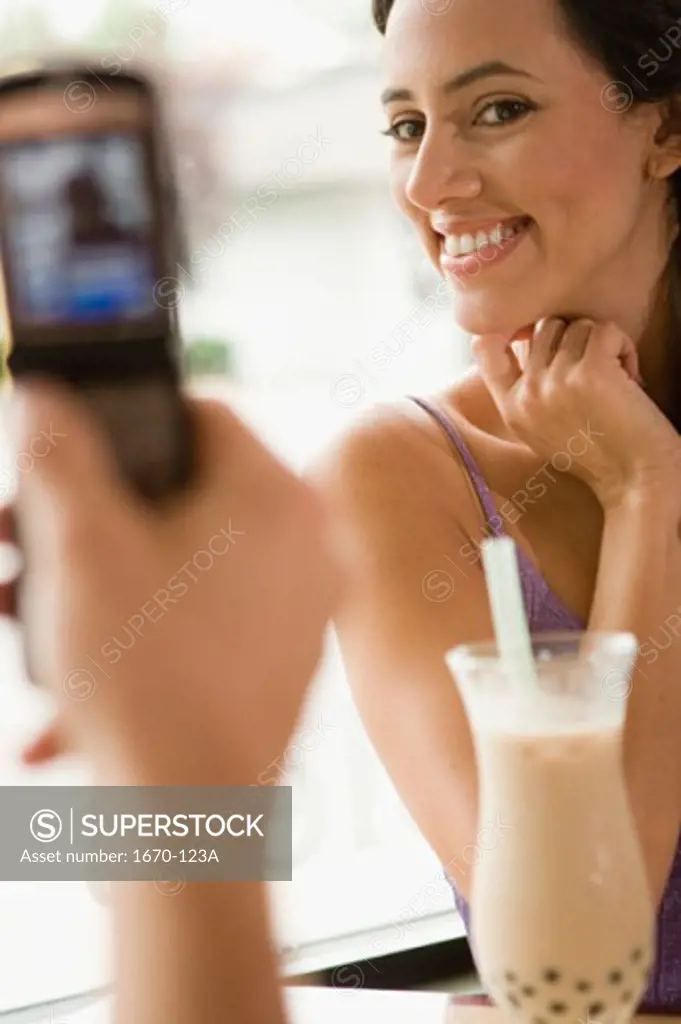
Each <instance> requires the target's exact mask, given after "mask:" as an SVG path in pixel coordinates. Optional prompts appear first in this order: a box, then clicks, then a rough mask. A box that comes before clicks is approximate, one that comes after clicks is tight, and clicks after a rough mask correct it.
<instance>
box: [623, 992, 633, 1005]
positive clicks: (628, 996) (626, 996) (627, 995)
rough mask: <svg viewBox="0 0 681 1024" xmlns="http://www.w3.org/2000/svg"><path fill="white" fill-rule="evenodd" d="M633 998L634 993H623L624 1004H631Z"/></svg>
mask: <svg viewBox="0 0 681 1024" xmlns="http://www.w3.org/2000/svg"><path fill="white" fill-rule="evenodd" d="M633 998H634V995H633V993H632V992H628V991H627V992H623V993H622V1002H623V1003H630V1002H631V1000H632V999H633Z"/></svg>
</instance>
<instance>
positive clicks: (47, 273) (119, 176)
mask: <svg viewBox="0 0 681 1024" xmlns="http://www.w3.org/2000/svg"><path fill="white" fill-rule="evenodd" d="M0 194H1V197H2V208H3V217H4V220H5V223H4V225H3V228H4V234H5V240H6V245H7V247H8V250H9V251H8V256H9V261H8V263H9V266H8V268H7V269H8V278H9V279H8V281H7V284H8V286H9V290H10V292H11V294H12V305H13V314H14V318H15V320H16V322H17V324H18V325H21V326H24V327H32V328H40V327H50V326H52V327H61V326H67V325H69V324H74V325H77V324H80V325H83V326H86V325H93V326H94V325H104V324H107V323H112V322H120V321H135V320H141V319H144V318H148V317H151V316H153V315H154V313H155V312H158V307H157V306H156V304H155V302H154V285H155V283H156V281H157V280H158V276H159V274H158V268H157V266H156V259H155V255H154V252H155V250H154V222H153V205H152V200H151V196H150V194H149V183H148V176H147V174H146V164H145V149H144V144H143V142H142V140H141V139H140V137H139V136H137V135H135V134H134V133H131V132H125V131H114V132H106V133H102V134H79V135H72V136H64V135H60V136H58V137H56V138H52V139H50V138H49V137H48V138H44V137H43V138H41V139H31V140H28V141H20V142H16V143H14V142H13V143H4V144H2V145H0Z"/></svg>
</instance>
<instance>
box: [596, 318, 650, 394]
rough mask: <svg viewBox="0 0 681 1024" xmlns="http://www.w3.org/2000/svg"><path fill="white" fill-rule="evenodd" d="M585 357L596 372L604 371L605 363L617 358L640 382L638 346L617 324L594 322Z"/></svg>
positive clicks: (631, 375)
mask: <svg viewBox="0 0 681 1024" xmlns="http://www.w3.org/2000/svg"><path fill="white" fill-rule="evenodd" d="M583 359H584V362H585V364H586V365H587V366H591V367H593V372H594V373H595V374H596V373H598V372H599V370H600V371H602V369H603V364H604V363H608V362H612V360H617V362H619V363H620V365H621V366H622V368H623V369H624V370H625V371H626V373H627V374H628V375H629V377H631V379H632V380H635V381H637V382H640V373H639V362H638V352H637V350H636V346H635V345H634V343H633V341H632V340H631V338H629V337H628V335H626V334H625V333H624V331H622V330H620V328H619V327H618V326H617V324H614V323H611V322H609V323H596V324H594V326H593V330H592V331H591V336H590V338H589V344H588V345H587V346H586V349H585V350H584V356H583Z"/></svg>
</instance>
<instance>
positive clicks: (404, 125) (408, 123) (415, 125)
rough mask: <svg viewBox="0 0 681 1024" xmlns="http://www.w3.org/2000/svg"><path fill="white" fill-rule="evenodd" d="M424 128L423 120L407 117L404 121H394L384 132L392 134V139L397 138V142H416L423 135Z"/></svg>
mask: <svg viewBox="0 0 681 1024" xmlns="http://www.w3.org/2000/svg"><path fill="white" fill-rule="evenodd" d="M423 129H424V124H423V121H414V120H413V119H411V120H408V119H406V118H405V119H404V120H403V121H395V122H393V124H391V125H390V127H389V128H387V129H386V130H385V131H384V132H383V134H384V135H388V136H390V138H391V139H395V140H396V141H397V142H414V141H415V140H417V139H420V138H421V137H422V135H423Z"/></svg>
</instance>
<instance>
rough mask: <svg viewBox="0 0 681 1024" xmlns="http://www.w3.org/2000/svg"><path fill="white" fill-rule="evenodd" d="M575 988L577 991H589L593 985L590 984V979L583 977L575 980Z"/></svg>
mask: <svg viewBox="0 0 681 1024" xmlns="http://www.w3.org/2000/svg"><path fill="white" fill-rule="evenodd" d="M575 988H576V989H577V991H578V992H590V991H591V989H592V988H593V985H592V984H591V982H590V981H585V980H584V979H580V981H577V982H575Z"/></svg>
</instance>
